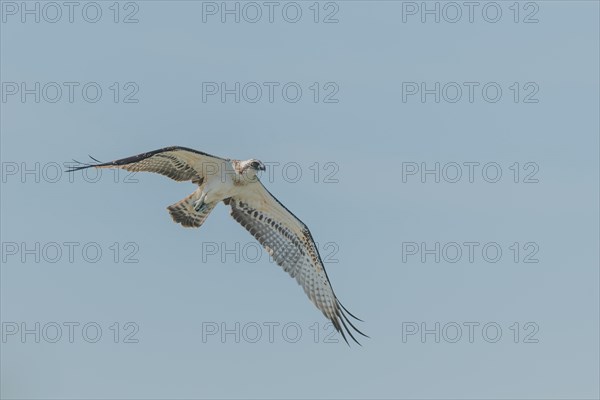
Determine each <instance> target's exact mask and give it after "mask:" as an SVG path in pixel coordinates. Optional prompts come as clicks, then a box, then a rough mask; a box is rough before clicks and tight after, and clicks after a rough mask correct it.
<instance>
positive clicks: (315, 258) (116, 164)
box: [70, 147, 366, 343]
mask: <svg viewBox="0 0 600 400" xmlns="http://www.w3.org/2000/svg"><path fill="white" fill-rule="evenodd" d="M95 161H97V160H95ZM91 167H95V168H122V169H125V170H128V171H134V172H138V171H148V172H155V173H159V174H162V175H165V176H168V177H169V178H171V179H174V180H176V181H192V182H193V183H196V184H197V185H198V189H197V190H196V191H195V192H193V193H192V194H191V195H190V196H188V197H186V198H185V199H183V200H181V201H179V202H177V203H175V204H173V205H171V206H169V207H168V208H167V209H168V210H169V213H170V214H171V217H172V218H173V220H174V221H175V222H178V223H180V224H182V225H183V226H185V227H199V226H201V225H202V224H203V223H204V221H205V220H206V218H207V217H208V215H209V213H210V212H211V211H212V209H213V208H214V207H215V206H216V205H217V203H219V202H220V201H223V202H224V203H225V204H228V205H229V206H230V207H231V215H232V217H233V218H234V219H235V220H236V221H237V222H239V223H240V224H241V225H242V226H243V227H244V228H246V230H248V232H250V234H252V236H254V237H255V238H256V240H258V241H259V243H260V244H261V245H262V246H263V247H264V248H265V249H266V251H267V252H268V253H269V254H270V255H271V256H272V257H273V259H274V261H275V262H276V263H277V264H278V265H279V266H281V267H282V268H283V269H284V271H286V272H287V273H289V274H290V275H291V276H292V277H293V278H295V279H296V281H297V282H298V284H299V285H301V286H302V288H303V289H304V292H305V293H306V295H307V296H308V297H309V299H310V300H311V301H312V302H313V303H314V304H315V306H316V307H317V308H318V309H319V310H321V311H322V312H323V314H324V315H325V316H326V317H327V318H328V319H329V320H330V321H331V322H332V323H333V325H334V327H335V328H336V330H337V331H338V332H340V333H341V335H342V337H343V338H344V340H345V341H346V343H348V340H347V338H346V333H347V334H349V336H350V337H351V338H352V339H353V340H354V341H355V342H356V343H358V341H357V340H356V338H355V337H354V336H353V334H352V330H354V331H356V332H358V333H360V334H361V335H363V336H366V335H364V334H363V333H362V332H360V331H359V330H358V329H357V328H356V327H355V326H354V325H353V324H352V323H351V322H350V319H349V318H348V316H347V315H346V314H348V315H350V316H351V317H352V318H355V319H357V320H358V318H356V317H355V316H354V315H352V314H351V313H350V312H349V311H348V310H346V309H345V308H344V306H343V305H342V304H341V303H340V302H339V300H338V299H337V297H336V295H335V293H334V291H333V288H332V287H331V282H330V281H329V278H328V277H327V273H326V271H325V267H324V265H323V261H322V260H321V256H320V255H319V251H318V249H317V246H316V245H315V242H314V240H313V238H312V235H311V233H310V231H309V230H308V227H307V226H306V225H305V224H304V223H303V222H302V221H300V219H298V218H297V217H296V216H295V215H294V214H293V213H292V212H291V211H289V210H288V209H287V208H286V207H285V206H284V205H283V204H281V203H280V202H279V201H278V200H277V199H276V198H275V197H274V196H273V195H272V194H271V193H269V191H268V190H267V189H266V188H265V187H264V186H263V184H262V183H261V182H260V180H259V179H258V176H257V175H256V174H257V172H258V171H259V170H264V169H265V168H264V165H263V164H262V163H261V162H260V161H258V160H254V159H251V160H247V161H239V160H230V159H224V158H220V157H215V156H211V155H210V154H206V153H202V152H199V151H196V150H193V149H188V148H185V147H167V148H164V149H159V150H155V151H151V152H148V153H143V154H139V155H137V156H133V157H128V158H124V159H120V160H116V161H112V162H108V163H100V162H98V163H97V164H85V165H81V166H77V167H75V168H72V169H71V170H70V171H77V170H80V169H85V168H91ZM350 328H352V329H350Z"/></svg>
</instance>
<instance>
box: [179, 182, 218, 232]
mask: <svg viewBox="0 0 600 400" xmlns="http://www.w3.org/2000/svg"><path fill="white" fill-rule="evenodd" d="M200 196H201V192H200V190H196V191H195V192H194V193H192V194H191V195H189V196H188V197H186V198H185V199H183V200H181V201H179V202H177V203H175V204H172V205H170V206H169V207H167V210H169V214H171V218H173V221H175V222H177V223H179V224H181V225H183V226H185V227H186V228H199V227H200V226H201V225H202V224H203V223H204V221H206V218H207V217H208V214H210V212H211V211H212V210H213V208H215V206H216V205H217V203H216V202H215V203H206V204H204V205H203V206H202V207H200V208H199V210H196V205H197V201H198V200H199V199H200Z"/></svg>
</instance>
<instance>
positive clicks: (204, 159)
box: [67, 146, 228, 184]
mask: <svg viewBox="0 0 600 400" xmlns="http://www.w3.org/2000/svg"><path fill="white" fill-rule="evenodd" d="M94 161H97V160H95V159H94ZM225 161H228V160H226V159H224V158H220V157H215V156H212V155H210V154H206V153H202V152H200V151H197V150H194V149H188V148H186V147H179V146H171V147H165V148H163V149H158V150H154V151H150V152H148V153H142V154H138V155H137V156H132V157H127V158H122V159H120V160H115V161H110V162H107V163H101V162H98V163H97V164H83V163H79V164H80V165H77V166H75V167H73V168H71V169H70V170H68V171H67V172H72V171H78V170H81V169H85V168H92V167H94V168H121V169H124V170H127V171H131V172H139V171H145V172H155V173H158V174H161V175H164V176H167V177H169V178H171V179H174V180H176V181H190V180H191V181H192V182H194V183H198V184H201V183H202V181H203V179H204V178H205V177H206V176H207V175H208V174H219V173H220V170H221V168H222V167H223V165H222V164H223V162H225Z"/></svg>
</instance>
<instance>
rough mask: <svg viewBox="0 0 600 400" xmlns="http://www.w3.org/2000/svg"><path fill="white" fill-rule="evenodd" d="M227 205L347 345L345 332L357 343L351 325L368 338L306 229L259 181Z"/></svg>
mask: <svg viewBox="0 0 600 400" xmlns="http://www.w3.org/2000/svg"><path fill="white" fill-rule="evenodd" d="M225 203H226V204H229V205H230V206H231V215H232V216H233V218H234V219H235V220H236V221H237V222H239V223H240V224H241V225H242V226H243V227H244V228H246V229H247V230H248V232H250V233H251V234H252V235H253V236H254V237H255V238H256V239H257V240H258V241H259V242H260V244H261V245H262V246H263V247H264V248H265V249H266V250H267V252H268V253H269V254H270V255H271V256H272V257H273V259H274V260H275V262H276V263H277V264H278V265H279V266H281V267H282V268H283V269H284V271H286V272H287V273H289V274H290V275H291V276H292V277H293V278H296V281H297V282H298V284H299V285H301V286H302V287H303V288H304V292H305V293H306V295H307V296H308V297H309V298H310V300H311V301H312V302H313V303H314V304H315V306H317V308H318V309H319V310H321V311H322V312H323V314H324V315H325V316H326V317H327V318H328V319H329V320H331V322H332V323H333V326H334V327H335V329H336V330H337V331H338V332H340V333H341V334H342V337H343V338H344V340H345V341H346V343H348V340H347V339H346V335H345V333H344V332H346V333H348V334H349V335H350V337H351V338H352V339H353V340H354V341H355V342H356V343H358V341H357V340H356V338H355V337H354V336H353V335H352V331H351V330H350V329H349V328H348V325H349V326H350V327H351V328H353V329H354V330H355V331H356V332H358V333H360V334H361V335H363V336H365V337H366V335H365V334H363V333H362V332H361V331H359V330H358V329H357V328H356V327H355V326H354V325H353V324H352V323H351V322H350V320H349V319H348V317H347V316H346V313H348V314H349V315H350V316H351V317H352V318H355V319H357V320H358V318H356V317H355V316H354V315H352V313H350V312H349V311H348V310H346V308H344V306H343V305H342V304H341V303H340V301H339V300H338V299H337V297H336V295H335V293H334V292H333V288H332V287H331V282H330V281H329V278H328V277H327V273H326V272H325V267H324V265H323V261H322V260H321V256H320V255H319V251H318V250H317V246H316V245H315V242H314V240H313V238H312V235H311V234H310V231H309V230H308V228H307V226H306V225H305V224H304V223H303V222H302V221H300V220H299V219H298V218H297V217H296V216H295V215H294V214H292V213H291V212H290V211H289V210H288V209H287V208H285V206H284V205H283V204H281V203H280V202H279V201H278V200H277V199H276V198H275V197H274V196H273V195H272V194H271V193H269V191H268V190H267V189H266V188H265V187H264V186H263V185H262V183H261V182H260V181H258V182H256V183H255V184H249V185H246V186H245V187H244V191H243V192H242V194H241V195H239V196H237V197H231V198H228V199H226V200H225ZM359 321H360V320H359ZM347 324H348V325H347ZM359 344H360V343H359Z"/></svg>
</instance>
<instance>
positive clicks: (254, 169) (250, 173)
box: [240, 158, 266, 179]
mask: <svg viewBox="0 0 600 400" xmlns="http://www.w3.org/2000/svg"><path fill="white" fill-rule="evenodd" d="M240 167H241V168H240V173H241V175H243V176H245V177H247V178H250V179H253V178H254V177H256V175H257V174H258V171H265V170H266V168H265V165H264V164H263V163H262V161H260V160H256V159H254V158H251V159H250V160H246V161H242V162H241V163H240Z"/></svg>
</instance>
